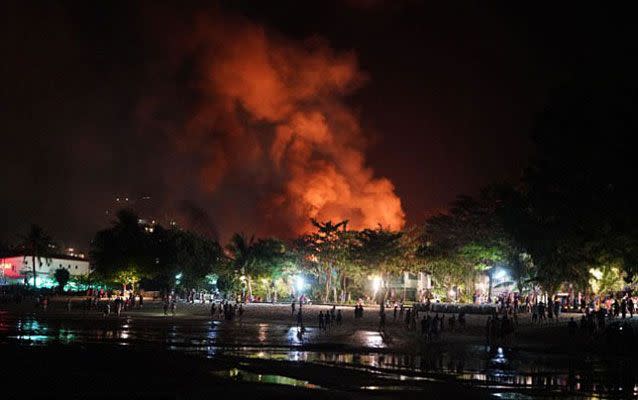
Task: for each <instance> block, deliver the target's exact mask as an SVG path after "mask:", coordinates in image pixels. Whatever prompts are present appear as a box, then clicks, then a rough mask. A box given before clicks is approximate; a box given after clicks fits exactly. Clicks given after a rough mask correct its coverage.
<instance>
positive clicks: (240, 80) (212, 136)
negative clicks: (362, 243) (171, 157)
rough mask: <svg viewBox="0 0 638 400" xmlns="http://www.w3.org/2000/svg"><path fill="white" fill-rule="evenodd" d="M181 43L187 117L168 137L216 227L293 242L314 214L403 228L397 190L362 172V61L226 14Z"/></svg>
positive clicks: (202, 23)
mask: <svg viewBox="0 0 638 400" xmlns="http://www.w3.org/2000/svg"><path fill="white" fill-rule="evenodd" d="M175 42H176V43H178V44H179V47H180V48H179V51H180V56H179V57H178V58H177V59H176V60H175V61H174V63H175V64H174V68H175V70H176V71H182V72H180V73H183V71H184V70H186V71H188V73H187V75H188V76H189V78H188V79H186V80H185V82H186V83H185V84H187V85H188V87H189V91H190V97H189V99H188V100H181V101H179V104H180V106H179V107H183V108H185V109H186V111H185V117H183V120H181V121H180V123H179V124H178V126H174V127H173V128H171V129H170V131H171V135H172V139H171V140H173V141H174V143H175V144H176V146H175V147H176V148H177V149H178V152H179V153H180V154H182V155H187V156H188V158H189V159H190V160H191V162H192V163H193V165H194V166H195V168H197V169H198V175H197V181H198V185H199V189H198V190H202V191H204V192H205V193H206V196H208V198H210V199H211V202H212V203H214V204H216V206H215V207H214V208H217V209H214V210H211V212H210V214H211V215H212V216H213V218H214V219H219V226H220V229H222V230H246V231H248V232H251V231H255V232H256V233H258V234H279V235H283V236H291V235H293V234H298V233H302V232H306V231H308V230H310V229H311V228H310V222H309V219H310V218H316V219H319V220H342V219H348V220H350V224H349V226H350V227H351V228H355V229H359V228H364V227H376V226H378V225H379V224H381V225H383V226H386V227H391V228H394V229H398V228H401V227H402V226H403V225H404V213H403V210H402V208H401V201H400V199H399V198H398V197H397V195H396V194H395V193H394V186H393V184H392V182H390V181H389V180H388V179H386V178H382V177H376V176H375V175H374V171H373V170H372V169H371V168H370V167H368V166H367V165H366V160H365V156H364V149H365V145H366V138H365V135H364V133H363V132H362V131H361V126H360V123H359V118H358V116H357V115H356V114H355V113H354V112H353V110H351V109H350V107H348V106H347V105H346V104H345V103H344V101H343V99H344V98H345V96H347V95H349V94H350V93H352V92H353V91H354V90H356V89H357V88H359V87H360V86H361V85H362V84H363V83H364V82H365V80H366V77H365V76H364V74H363V73H362V72H361V71H360V70H359V67H358V64H357V59H356V57H355V55H354V54H352V53H340V52H336V51H334V50H332V49H331V48H330V47H329V46H328V45H327V44H326V43H325V42H324V41H322V40H320V39H317V38H311V39H310V40H307V41H304V42H296V41H291V40H288V39H286V38H283V37H281V36H279V35H277V34H274V33H272V32H269V31H267V30H266V29H265V28H264V27H262V26H259V25H256V24H254V23H251V22H248V21H246V20H243V19H240V18H234V17H233V18H231V17H228V16H226V15H225V16H224V17H223V18H222V17H221V16H220V15H219V14H214V15H207V16H205V17H201V18H199V19H198V21H197V22H196V23H194V24H193V26H192V28H190V32H189V33H188V34H187V35H185V36H184V37H182V38H180V39H179V40H176V41H175ZM193 77H194V78H193ZM167 101H168V102H169V103H170V102H173V103H178V100H176V99H166V98H164V99H160V100H159V102H164V103H166V102H167ZM153 102H155V100H154V101H153ZM153 102H150V103H153ZM184 104H186V105H184ZM146 107H148V104H147V105H146ZM179 107H176V108H179ZM164 113H170V111H167V110H164ZM182 178H184V177H182ZM182 178H180V177H179V175H175V176H173V177H172V178H171V179H174V180H180V179H182ZM212 203H211V204H212Z"/></svg>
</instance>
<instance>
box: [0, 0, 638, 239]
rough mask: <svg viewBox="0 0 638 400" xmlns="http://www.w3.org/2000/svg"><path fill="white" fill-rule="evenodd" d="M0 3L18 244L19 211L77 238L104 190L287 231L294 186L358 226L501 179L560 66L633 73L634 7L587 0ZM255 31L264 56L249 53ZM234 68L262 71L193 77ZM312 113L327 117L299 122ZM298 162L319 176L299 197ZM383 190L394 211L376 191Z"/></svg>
mask: <svg viewBox="0 0 638 400" xmlns="http://www.w3.org/2000/svg"><path fill="white" fill-rule="evenodd" d="M3 9H4V12H2V15H3V16H4V18H3V20H4V21H3V24H2V25H3V26H4V29H3V33H4V34H3V35H2V37H3V39H2V42H3V46H2V47H3V50H4V52H3V53H4V54H6V55H7V56H6V59H5V63H4V65H3V68H4V73H3V77H4V82H3V85H2V86H3V90H2V91H1V92H0V93H2V94H1V95H0V96H1V97H0V99H1V101H0V104H3V107H1V108H0V113H1V116H2V121H3V122H4V125H3V127H4V129H3V131H4V133H3V144H4V146H3V147H4V150H5V151H3V156H4V157H3V161H4V166H5V167H4V168H3V169H2V172H0V182H1V183H2V186H3V195H2V196H0V208H1V209H3V210H5V215H6V217H5V223H4V224H2V228H0V239H1V240H2V241H4V242H9V243H11V242H14V241H15V240H16V237H17V235H18V234H23V233H25V232H26V230H27V227H28V225H30V224H31V223H35V224H39V225H41V226H43V227H44V228H45V229H46V230H47V231H48V232H49V233H50V234H51V236H53V238H55V239H56V240H57V241H59V242H61V243H62V244H63V245H64V246H65V247H69V246H70V247H78V248H82V249H83V250H88V247H89V240H90V239H91V236H92V235H93V234H94V233H95V231H96V230H98V229H101V228H103V227H106V226H107V223H108V221H109V220H110V219H112V215H107V214H106V213H105V211H107V210H111V211H113V210H114V209H115V208H117V206H118V205H119V203H118V202H116V201H115V200H116V198H117V197H119V198H120V202H121V203H122V204H124V203H126V201H124V200H123V199H125V198H127V197H128V198H129V203H130V202H132V201H133V200H134V199H136V200H139V202H140V204H142V203H144V205H143V206H142V207H141V209H142V211H141V214H142V215H141V216H142V217H148V218H151V217H152V218H155V219H157V220H158V221H161V222H163V223H167V222H168V221H170V220H176V221H178V222H179V223H180V224H181V225H182V226H185V227H187V228H193V229H196V230H198V231H201V232H204V233H206V234H208V235H213V236H218V237H220V238H221V239H222V240H224V238H227V237H228V236H230V235H231V234H232V233H233V232H235V231H239V232H241V231H244V232H246V233H248V234H250V233H253V232H254V233H256V234H258V235H269V234H273V235H284V236H285V234H286V233H288V232H290V236H292V235H294V234H295V233H297V232H298V231H300V230H303V229H304V225H303V221H302V219H303V218H304V217H309V216H310V215H306V214H308V213H309V211H308V209H307V207H306V206H307V204H306V203H303V204H300V200H308V202H309V203H308V204H312V205H316V203H313V202H315V201H319V202H320V203H321V206H320V207H318V208H317V212H318V214H317V215H318V216H319V217H322V216H332V215H339V216H344V215H350V214H353V215H351V217H352V218H353V219H354V220H355V221H356V222H357V224H359V225H360V226H364V225H366V224H367V225H374V223H372V222H370V221H374V219H375V218H383V221H384V222H388V223H389V222H396V223H400V222H401V221H402V222H404V223H405V224H406V225H415V224H421V223H423V221H424V220H425V218H426V216H427V215H430V214H432V213H434V212H436V211H438V210H441V209H444V208H446V207H447V205H448V203H449V202H450V201H452V200H453V199H454V198H455V197H456V196H457V195H459V194H469V195H474V194H476V193H477V191H478V190H479V189H480V188H481V187H483V186H485V185H487V184H489V183H491V182H497V181H512V182H514V181H516V180H517V179H518V178H519V176H520V173H521V171H522V169H523V168H524V167H525V166H526V164H527V161H528V159H529V157H530V156H531V155H532V153H533V151H534V147H533V145H532V142H531V131H532V128H533V125H534V120H535V116H536V115H537V114H538V113H539V112H541V111H542V110H543V109H544V107H546V106H547V104H548V103H549V102H550V97H551V93H552V92H553V91H555V90H556V89H559V88H560V87H562V86H565V85H569V84H570V83H573V82H588V83H594V82H599V81H607V80H612V79H613V80H617V81H619V82H623V83H627V85H628V86H631V85H633V84H634V83H635V82H634V81H635V66H636V62H635V57H636V54H638V52H636V50H637V49H636V43H635V41H632V40H633V38H635V37H636V34H635V33H636V32H635V31H636V29H635V27H634V26H633V21H632V20H631V16H630V13H623V12H622V11H623V10H605V9H599V8H596V7H593V6H589V5H580V7H579V8H578V9H575V8H573V7H570V6H569V5H558V6H555V5H554V6H552V7H551V8H549V7H547V8H545V7H538V8H535V9H527V8H525V7H524V6H522V5H510V4H507V5H505V4H499V5H498V6H493V7H490V8H487V7H480V6H479V5H476V4H474V5H467V6H464V7H460V6H458V7H455V6H452V5H450V6H440V5H436V6H434V5H430V4H426V3H425V2H421V1H406V2H389V1H354V0H350V1H333V2H325V1H321V2H310V3H306V2H304V3H303V4H301V3H299V2H291V1H280V2H275V3H274V4H273V3H268V4H266V3H265V2H256V3H251V2H247V1H235V2H233V1H218V2H215V4H214V5H212V6H211V5H210V2H192V3H189V4H188V5H187V6H186V7H184V6H183V5H178V4H177V3H170V2H163V3H151V2H148V3H139V4H124V3H108V4H89V3H82V2H72V1H61V2H55V3H54V2H51V3H40V4H36V3H31V4H28V2H9V3H7V4H6V5H4V6H3ZM262 33H263V35H261V34H262ZM235 43H236V44H237V46H238V48H237V49H236V48H235V47H233V44H235ZM264 43H265V45H266V46H267V49H266V52H265V53H266V54H268V55H270V54H275V56H277V57H279V58H276V59H275V60H271V59H269V60H267V61H266V64H265V65H260V64H259V62H260V61H263V60H259V59H257V58H255V59H252V58H250V57H249V56H250V55H251V54H255V49H258V48H259V45H261V44H264ZM252 45H254V46H255V48H251V50H250V51H246V50H245V49H246V48H248V46H252ZM235 51H236V52H235ZM272 65H274V66H275V67H277V68H281V70H277V73H279V74H282V73H283V74H288V75H285V77H284V78H285V79H284V78H282V81H283V82H284V87H283V88H281V87H277V82H275V83H272V82H270V83H272V85H271V86H268V85H266V87H265V89H264V88H263V87H261V88H262V89H263V90H266V92H264V93H268V95H267V96H262V95H261V93H259V94H258V95H256V96H252V92H251V91H252V89H253V88H252V87H251V86H250V84H255V83H263V82H264V81H266V79H267V78H269V77H270V75H268V73H269V71H267V70H266V71H265V72H264V69H265V67H268V66H272ZM229 66H231V67H233V68H231V69H230V72H229V70H228V67H229ZM244 66H246V68H248V67H251V66H252V67H254V68H255V70H249V71H251V73H263V74H264V75H263V77H264V80H261V79H257V80H255V81H249V82H248V83H247V84H242V82H239V83H237V82H230V83H229V82H227V81H225V80H220V81H214V82H212V83H211V82H209V81H208V80H206V79H221V78H217V76H219V75H222V74H224V73H229V74H230V75H229V76H230V77H235V75H232V74H233V73H235V72H236V70H237V68H238V67H244ZM295 68H297V69H299V72H296V71H288V70H287V69H295ZM207 71H215V74H216V75H215V74H214V75H215V77H214V78H210V77H209V76H208V75H207V74H206V72H207ZM282 71H284V72H282ZM317 71H319V72H317ZM202 72H204V73H202ZM315 74H316V76H315ZM239 76H240V77H243V75H239ZM317 76H318V78H317ZM288 78H291V79H290V80H292V82H291V81H289V80H288ZM315 78H316V79H317V80H318V81H317V82H314V81H313V79H315ZM326 82H327V83H326ZM233 83H235V84H233ZM267 83H268V82H267ZM273 85H274V86H273ZM264 99H266V100H264ZM273 99H274V100H273ZM240 102H242V106H243V108H239V107H238V109H233V110H232V111H227V110H228V109H227V108H225V107H227V106H228V104H232V105H235V104H236V103H240ZM309 104H310V105H309ZM291 109H294V110H295V111H291ZM318 111H319V112H320V113H321V114H322V115H323V116H324V117H326V118H327V119H328V121H327V122H326V125H330V127H329V128H326V130H327V131H328V133H325V132H324V131H322V130H321V129H319V130H318V131H317V132H316V134H315V131H314V130H313V129H311V128H309V127H310V126H313V127H314V126H315V125H312V124H314V123H315V122H316V121H314V120H310V121H308V117H309V116H313V115H316V113H317V112H318ZM298 115H303V118H301V117H299V118H298V117H297V116H298ZM333 117H334V120H333V119H332V118H333ZM282 121H283V122H282ZM353 121H354V122H353ZM352 126H354V127H352ZM275 127H282V129H288V128H289V129H293V128H295V127H296V128H297V129H300V130H303V129H306V130H307V131H312V132H313V133H312V135H309V136H311V137H306V138H304V140H305V141H303V142H301V143H302V147H303V146H307V147H308V148H310V149H312V150H313V151H315V152H319V153H320V156H319V157H318V158H319V159H320V160H317V157H316V156H309V157H308V158H307V159H302V160H299V159H298V154H299V153H298V152H297V151H298V149H296V150H295V152H297V153H294V152H292V150H291V148H292V147H293V145H295V144H297V145H298V144H299V143H300V142H293V141H291V139H288V141H286V140H284V141H283V142H282V145H281V146H280V147H277V146H274V145H273V144H271V140H272V141H274V139H272V138H273V135H274V133H273V132H274V131H275V130H276V128H275ZM293 130H294V129H293ZM304 148H305V147H304ZM275 149H279V150H280V151H281V152H282V154H283V155H282V154H278V155H273V153H274V152H275ZM287 152H290V154H289V153H287ZM269 157H270V158H273V159H274V160H277V162H271V160H270V158H269ZM358 157H361V159H362V161H361V163H360V164H359V163H356V162H353V160H356V159H358ZM265 159H267V160H266V161H264V160H265ZM279 162H281V165H280V164H279ZM314 167H317V169H316V170H315V169H313V168H314ZM316 171H318V173H317V174H314V175H313V174H312V173H314V172H316ZM335 171H336V172H335ZM384 178H387V181H386V180H385V179H384ZM313 179H314V180H317V181H320V182H321V185H322V186H321V187H318V188H317V193H316V195H315V197H316V198H312V199H306V198H305V197H304V196H307V195H308V193H307V192H304V190H305V188H306V187H305V186H304V184H308V182H312V181H313ZM342 181H343V182H342ZM352 182H355V183H354V184H353V183H352ZM389 183H391V185H389ZM349 185H350V186H349ZM343 186H345V187H343ZM328 189H329V190H330V191H329V192H327V191H328ZM344 193H351V194H352V196H351V197H349V198H347V199H344V195H343V194H344ZM327 194H330V195H331V196H333V198H331V199H328V200H326V198H325V197H326V196H327ZM144 197H150V199H144ZM317 198H318V199H319V200H317ZM397 199H400V202H401V207H398V206H397V203H396V200H397ZM324 202H325V203H324ZM127 204H128V203H127ZM387 204H391V205H392V207H394V209H393V210H392V211H393V212H392V213H387V212H386V210H382V209H380V208H382V207H380V206H385V205H387ZM392 207H390V208H392ZM397 207H398V208H397ZM135 208H139V207H135ZM401 211H402V212H403V213H404V214H405V217H404V218H402V217H401ZM306 219H307V218H306Z"/></svg>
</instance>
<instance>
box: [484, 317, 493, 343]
mask: <svg viewBox="0 0 638 400" xmlns="http://www.w3.org/2000/svg"><path fill="white" fill-rule="evenodd" d="M485 342H486V343H487V344H491V343H492V317H491V316H489V317H487V322H486V323H485Z"/></svg>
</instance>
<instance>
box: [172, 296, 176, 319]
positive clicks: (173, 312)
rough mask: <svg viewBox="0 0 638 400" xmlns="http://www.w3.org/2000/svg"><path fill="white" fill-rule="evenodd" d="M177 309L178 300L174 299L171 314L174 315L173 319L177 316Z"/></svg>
mask: <svg viewBox="0 0 638 400" xmlns="http://www.w3.org/2000/svg"><path fill="white" fill-rule="evenodd" d="M176 308H177V300H176V299H173V301H171V314H173V317H174V316H175V310H176Z"/></svg>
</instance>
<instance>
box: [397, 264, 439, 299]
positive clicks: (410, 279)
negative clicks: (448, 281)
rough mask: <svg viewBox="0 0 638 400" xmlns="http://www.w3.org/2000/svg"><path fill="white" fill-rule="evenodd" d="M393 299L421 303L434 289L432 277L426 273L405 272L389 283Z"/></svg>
mask: <svg viewBox="0 0 638 400" xmlns="http://www.w3.org/2000/svg"><path fill="white" fill-rule="evenodd" d="M387 287H388V289H389V290H390V297H391V298H401V299H405V300H413V301H421V300H422V299H423V297H424V296H425V295H426V293H428V291H430V290H431V289H432V275H431V274H430V273H429V272H426V271H420V272H417V273H412V272H407V271H406V272H403V273H402V274H399V275H397V276H395V277H393V279H391V280H390V281H389V282H388V283H387Z"/></svg>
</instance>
